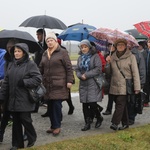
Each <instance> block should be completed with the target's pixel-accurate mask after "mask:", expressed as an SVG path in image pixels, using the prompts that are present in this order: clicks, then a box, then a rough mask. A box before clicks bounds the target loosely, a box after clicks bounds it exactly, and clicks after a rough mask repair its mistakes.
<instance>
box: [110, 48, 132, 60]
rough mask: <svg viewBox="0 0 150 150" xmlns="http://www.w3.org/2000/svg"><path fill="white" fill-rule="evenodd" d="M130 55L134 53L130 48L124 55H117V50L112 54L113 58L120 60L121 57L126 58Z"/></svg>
mask: <svg viewBox="0 0 150 150" xmlns="http://www.w3.org/2000/svg"><path fill="white" fill-rule="evenodd" d="M130 55H132V53H131V51H130V50H128V49H127V50H126V52H125V53H124V55H122V56H121V57H120V58H118V57H117V55H116V51H115V52H114V53H113V55H112V56H111V57H112V59H114V60H120V59H126V58H127V57H129V56H130Z"/></svg>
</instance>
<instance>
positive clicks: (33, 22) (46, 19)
mask: <svg viewBox="0 0 150 150" xmlns="http://www.w3.org/2000/svg"><path fill="white" fill-rule="evenodd" d="M19 26H20V27H21V26H23V27H35V28H49V29H61V30H64V29H66V28H67V26H66V25H65V24H64V23H63V22H62V21H61V20H59V19H57V18H54V17H51V16H47V15H40V16H33V17H30V18H28V19H26V20H25V21H24V22H23V23H21V24H20V25H19Z"/></svg>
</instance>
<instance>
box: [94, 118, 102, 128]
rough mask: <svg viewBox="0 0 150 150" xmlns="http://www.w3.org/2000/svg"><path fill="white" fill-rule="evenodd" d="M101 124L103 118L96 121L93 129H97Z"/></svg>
mask: <svg viewBox="0 0 150 150" xmlns="http://www.w3.org/2000/svg"><path fill="white" fill-rule="evenodd" d="M102 122H103V117H101V118H100V119H97V121H96V123H95V128H99V127H100V126H101V124H102Z"/></svg>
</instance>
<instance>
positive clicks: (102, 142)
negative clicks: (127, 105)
mask: <svg viewBox="0 0 150 150" xmlns="http://www.w3.org/2000/svg"><path fill="white" fill-rule="evenodd" d="M87 132H88V131H87ZM149 149H150V124H148V125H145V126H141V127H137V128H131V129H126V130H124V131H117V132H113V133H106V134H98V135H95V136H86V137H81V138H77V139H70V140H64V141H60V142H54V143H51V144H46V145H43V146H38V147H33V148H28V150H149Z"/></svg>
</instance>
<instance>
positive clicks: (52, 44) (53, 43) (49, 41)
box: [46, 38, 57, 49]
mask: <svg viewBox="0 0 150 150" xmlns="http://www.w3.org/2000/svg"><path fill="white" fill-rule="evenodd" d="M46 44H47V47H48V48H50V49H52V48H54V47H55V46H56V44H57V42H56V41H55V40H54V39H53V38H49V39H47V41H46Z"/></svg>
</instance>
